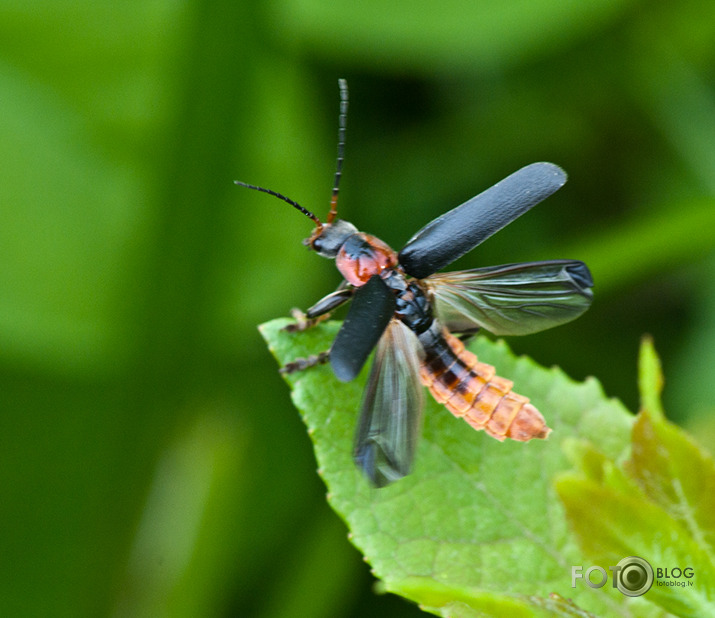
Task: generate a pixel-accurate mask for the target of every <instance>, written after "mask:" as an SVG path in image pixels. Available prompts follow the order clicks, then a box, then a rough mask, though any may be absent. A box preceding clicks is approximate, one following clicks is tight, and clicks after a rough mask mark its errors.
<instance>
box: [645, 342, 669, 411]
mask: <svg viewBox="0 0 715 618" xmlns="http://www.w3.org/2000/svg"><path fill="white" fill-rule="evenodd" d="M663 382H664V380H663V370H662V366H661V363H660V358H659V357H658V353H657V352H656V351H655V344H654V343H653V337H651V336H650V335H647V334H646V335H643V337H642V339H641V346H640V350H639V352H638V391H639V393H640V400H641V410H645V411H647V412H648V413H650V414H651V415H652V416H653V417H654V419H663V418H664V417H665V415H664V413H663V406H662V404H661V400H660V395H661V393H662V392H663Z"/></svg>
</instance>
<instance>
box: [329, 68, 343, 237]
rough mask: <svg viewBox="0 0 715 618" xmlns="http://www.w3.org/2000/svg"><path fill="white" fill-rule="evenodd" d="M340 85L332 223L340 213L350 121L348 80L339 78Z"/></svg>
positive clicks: (330, 213) (330, 219) (330, 217)
mask: <svg viewBox="0 0 715 618" xmlns="http://www.w3.org/2000/svg"><path fill="white" fill-rule="evenodd" d="M338 86H339V87H340V115H339V116H338V159H337V162H336V166H335V180H334V182H333V195H332V196H331V198H330V212H329V213H328V223H332V222H333V221H334V220H335V217H336V216H337V215H338V188H339V186H340V178H341V177H342V175H343V160H344V159H345V127H346V126H347V123H348V82H347V81H346V80H344V79H339V80H338Z"/></svg>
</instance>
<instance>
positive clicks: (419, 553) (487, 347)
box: [261, 319, 715, 616]
mask: <svg viewBox="0 0 715 618" xmlns="http://www.w3.org/2000/svg"><path fill="white" fill-rule="evenodd" d="M288 323H289V321H288V320H284V319H282V320H274V321H273V322H270V323H267V324H264V325H263V326H262V327H261V332H262V334H263V336H264V338H265V339H266V341H267V342H268V344H269V346H270V349H271V351H272V352H273V353H274V355H275V356H276V358H277V359H278V361H279V363H280V364H285V363H286V362H288V361H290V360H292V359H294V358H297V357H305V356H308V355H310V354H314V353H316V352H318V351H320V350H322V349H327V348H328V347H329V346H330V342H331V340H332V338H333V337H334V336H335V333H336V330H337V327H338V326H339V325H338V324H337V323H329V324H327V325H323V326H320V327H319V328H316V329H314V330H312V331H309V332H308V333H299V334H289V333H287V332H285V331H282V330H281V328H282V327H283V326H285V325H286V324H288ZM473 351H475V352H476V353H477V355H478V356H479V357H480V358H481V359H482V360H484V361H485V362H488V363H490V364H494V365H495V366H496V367H497V368H498V371H499V372H500V374H502V375H506V376H509V378H510V379H513V380H514V382H515V387H514V388H515V389H516V390H518V391H519V392H522V393H528V394H529V396H530V397H531V399H532V401H533V403H534V404H535V405H536V406H537V407H538V408H539V409H540V410H542V412H543V413H544V414H545V415H546V418H547V419H548V422H549V424H550V425H551V426H552V427H553V428H554V431H553V433H552V434H551V436H550V437H549V439H548V440H547V441H545V442H540V441H532V442H530V443H528V444H522V443H514V442H510V441H507V442H505V443H499V442H497V441H496V440H493V439H490V438H489V437H487V436H486V435H484V434H481V433H475V432H473V431H471V430H470V429H469V428H468V427H467V426H466V425H465V424H464V423H462V422H461V421H459V420H457V419H455V418H454V417H452V416H451V415H450V414H448V413H446V411H445V410H444V408H442V407H441V406H439V405H438V404H436V403H435V402H434V401H432V400H430V402H429V404H428V406H427V411H426V420H425V427H424V435H423V438H422V441H421V444H420V446H419V449H418V455H417V462H416V466H415V469H414V473H413V474H412V475H410V476H408V477H407V478H405V479H403V480H400V481H398V482H397V483H394V484H393V485H391V486H388V487H387V488H384V489H380V490H377V489H374V488H372V487H370V486H369V484H368V483H367V481H366V480H365V479H364V478H363V477H362V476H361V473H360V472H359V471H358V470H357V469H356V468H355V466H354V465H352V462H351V450H352V441H353V432H354V431H355V425H356V414H357V411H358V409H359V400H360V396H359V395H360V389H361V386H362V383H361V381H359V380H358V381H356V382H355V383H354V384H348V385H343V384H339V383H338V382H337V381H336V380H335V379H334V377H333V376H332V374H331V372H330V369H329V367H323V368H316V369H313V370H310V371H306V372H303V373H298V374H290V375H288V377H287V380H288V381H289V383H290V384H291V386H292V389H293V390H292V397H293V401H294V403H295V405H296V407H297V408H298V409H299V410H300V411H301V414H302V415H303V419H304V421H305V423H306V425H307V427H308V432H309V434H310V436H311V438H312V440H313V442H314V446H315V453H316V457H317V460H318V466H319V468H318V470H319V472H320V474H321V476H322V477H323V479H324V480H325V483H326V485H327V486H328V499H329V501H330V504H331V505H332V507H333V508H334V509H335V510H336V511H337V512H338V514H340V515H341V517H343V519H344V520H345V521H346V523H347V524H348V527H349V528H350V531H351V539H352V541H353V543H354V544H355V545H356V546H357V547H358V548H359V549H360V550H361V551H362V552H363V553H364V555H365V558H366V559H367V560H368V562H369V563H370V564H371V565H372V568H373V572H374V573H375V575H376V576H377V577H379V578H380V579H381V580H382V581H383V583H384V586H385V589H386V590H388V591H390V592H395V593H398V594H401V595H404V596H405V597H407V598H409V599H411V600H413V601H415V602H417V603H419V604H420V606H422V607H423V608H425V609H428V610H430V611H434V612H435V613H438V614H440V615H445V616H453V615H470V614H469V611H472V612H483V613H487V614H493V615H523V616H537V615H563V616H568V615H572V613H571V612H578V611H581V610H578V606H580V607H582V608H584V609H587V610H588V611H589V612H593V613H596V614H603V615H613V614H614V613H619V614H625V613H630V615H634V616H636V615H642V616H652V615H656V613H657V610H656V609H655V608H654V607H653V606H652V605H649V604H645V603H644V602H643V601H644V600H645V599H647V600H648V601H651V602H653V603H655V604H657V605H659V606H661V607H662V608H663V609H664V610H667V611H670V612H673V613H675V614H677V615H683V616H705V615H711V614H713V612H715V587H713V586H712V583H711V582H712V581H715V578H714V577H713V575H715V571H714V570H713V569H714V564H715V563H714V562H713V560H712V557H713V556H712V547H713V544H712V542H713V535H714V534H715V515H714V514H715V503H714V501H715V468H714V467H713V461H712V459H711V458H710V457H709V456H708V455H706V454H705V453H704V452H703V451H702V450H701V449H700V447H698V446H697V445H696V444H695V443H694V442H693V441H692V440H691V439H690V438H688V437H687V436H685V434H683V432H682V431H680V430H678V429H677V428H676V427H675V426H673V425H671V424H669V423H668V422H667V421H666V420H664V419H663V418H662V416H659V415H658V413H655V414H654V413H651V412H650V411H649V409H648V408H647V407H646V408H644V409H643V411H641V413H640V414H639V416H638V417H637V419H636V420H635V423H633V417H632V416H631V415H630V414H629V413H628V412H627V411H626V410H625V409H624V408H623V406H622V405H621V404H620V403H619V402H618V401H617V400H614V399H607V398H606V397H605V396H604V394H603V391H602V390H601V388H600V386H599V385H598V383H597V382H596V381H595V380H593V379H590V380H587V381H586V382H584V383H576V382H574V381H572V380H570V379H569V378H568V377H566V376H565V375H564V373H563V372H562V371H560V370H559V369H556V368H554V369H544V368H543V367H539V366H538V365H537V364H536V363H534V362H533V361H531V360H530V359H527V358H523V357H522V358H515V357H514V356H513V355H512V354H511V353H510V351H509V350H508V348H507V347H506V345H505V344H504V343H503V342H497V343H492V342H490V341H488V340H487V339H484V338H480V339H479V340H478V342H477V344H476V345H475V346H474V349H473ZM364 373H365V372H363V378H364ZM640 383H641V389H642V398H643V402H644V405H655V406H659V405H660V404H659V394H660V389H661V383H662V376H661V375H660V372H659V369H658V359H657V357H656V356H655V353H654V351H653V349H652V344H651V343H650V342H649V341H646V342H645V343H644V345H643V347H642V351H641V380H640ZM573 463H576V464H577V466H578V468H579V471H578V472H575V471H573V470H572V467H573ZM665 539H667V541H665ZM575 541H577V543H578V545H577V544H576V543H575ZM631 555H638V556H644V557H646V559H647V560H649V561H650V562H651V564H653V565H658V566H660V565H669V567H673V566H680V568H681V569H682V568H684V567H685V566H686V565H687V566H690V567H692V568H693V569H694V571H695V573H696V584H695V587H694V588H673V587H662V586H658V585H654V586H653V588H652V589H651V591H650V592H649V593H648V594H647V597H644V598H643V599H641V600H640V601H636V602H635V603H634V602H633V600H632V599H631V598H629V597H626V596H624V595H622V594H621V593H620V592H618V591H616V590H615V589H613V588H612V587H610V586H608V587H604V588H600V589H598V590H594V589H591V588H590V587H586V586H585V585H582V586H581V587H580V588H576V589H573V588H571V587H570V583H571V579H570V578H571V566H572V565H583V564H584V562H586V560H587V559H588V560H590V561H592V563H593V564H602V565H616V564H618V562H619V561H620V560H621V559H622V558H625V557H627V556H631ZM656 584H657V582H656ZM554 592H556V593H557V596H559V595H560V597H563V598H570V599H573V602H574V603H575V604H574V605H571V604H563V605H559V603H560V602H559V601H557V600H556V599H555V598H554V597H552V596H551V595H552V594H553V593H554ZM561 603H563V601H561ZM467 610H469V611H467ZM475 615H476V614H475ZM576 615H577V614H576Z"/></svg>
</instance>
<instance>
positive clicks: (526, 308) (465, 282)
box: [426, 260, 593, 335]
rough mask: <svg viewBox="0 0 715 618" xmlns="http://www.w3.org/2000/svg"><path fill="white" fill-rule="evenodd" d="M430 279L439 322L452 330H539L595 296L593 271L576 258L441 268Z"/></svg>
mask: <svg viewBox="0 0 715 618" xmlns="http://www.w3.org/2000/svg"><path fill="white" fill-rule="evenodd" d="M426 282H427V284H428V285H429V287H430V289H431V290H432V293H433V294H434V298H435V302H436V312H437V315H438V316H439V318H440V321H441V322H442V323H443V324H445V326H446V327H447V328H448V329H449V330H451V331H453V332H467V331H473V330H474V329H475V328H485V329H486V330H488V331H489V332H491V333H494V334H495V335H526V334H529V333H535V332H538V331H541V330H545V329H547V328H551V327H553V326H558V325H559V324H564V323H566V322H570V321H571V320H574V319H576V318H577V317H578V316H580V315H581V314H582V313H583V312H584V311H586V309H588V308H589V306H590V305H591V301H592V299H593V292H592V291H591V286H592V285H593V280H592V278H591V273H590V272H589V270H588V268H587V267H586V265H585V264H584V263H583V262H580V261H577V260H550V261H545V262H529V263H524V264H505V265H503V266H490V267H487V268H475V269H472V270H463V271H455V272H449V273H438V274H435V275H432V276H431V277H429V278H428V279H427V280H426Z"/></svg>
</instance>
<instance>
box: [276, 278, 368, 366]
mask: <svg viewBox="0 0 715 618" xmlns="http://www.w3.org/2000/svg"><path fill="white" fill-rule="evenodd" d="M353 292H354V289H353V288H352V287H351V286H350V285H348V283H347V281H343V282H342V283H341V284H340V285H339V286H338V289H337V290H335V291H334V292H331V293H330V294H328V295H327V296H325V297H323V298H321V299H320V300H319V301H318V302H317V303H315V304H314V305H313V306H312V307H311V308H310V309H308V311H306V312H305V313H303V312H302V311H301V310H300V309H291V315H292V316H293V317H294V318H295V320H296V322H295V324H288V326H284V327H283V330H285V331H288V332H289V333H295V332H301V331H304V330H306V329H308V328H312V327H313V326H315V325H316V324H318V323H319V322H322V321H323V320H327V319H328V318H329V317H330V312H331V311H332V310H333V309H336V308H337V307H339V306H340V305H342V304H343V303H346V302H347V301H349V300H350V298H351V297H352V295H353ZM329 359H330V350H327V351H325V352H321V353H320V354H311V355H310V356H308V357H306V358H296V359H295V360H294V361H291V362H290V363H286V364H285V365H283V367H281V368H280V372H281V373H295V372H296V371H304V370H305V369H308V368H310V367H315V366H316V365H322V364H323V363H327V362H328V360H329Z"/></svg>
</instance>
